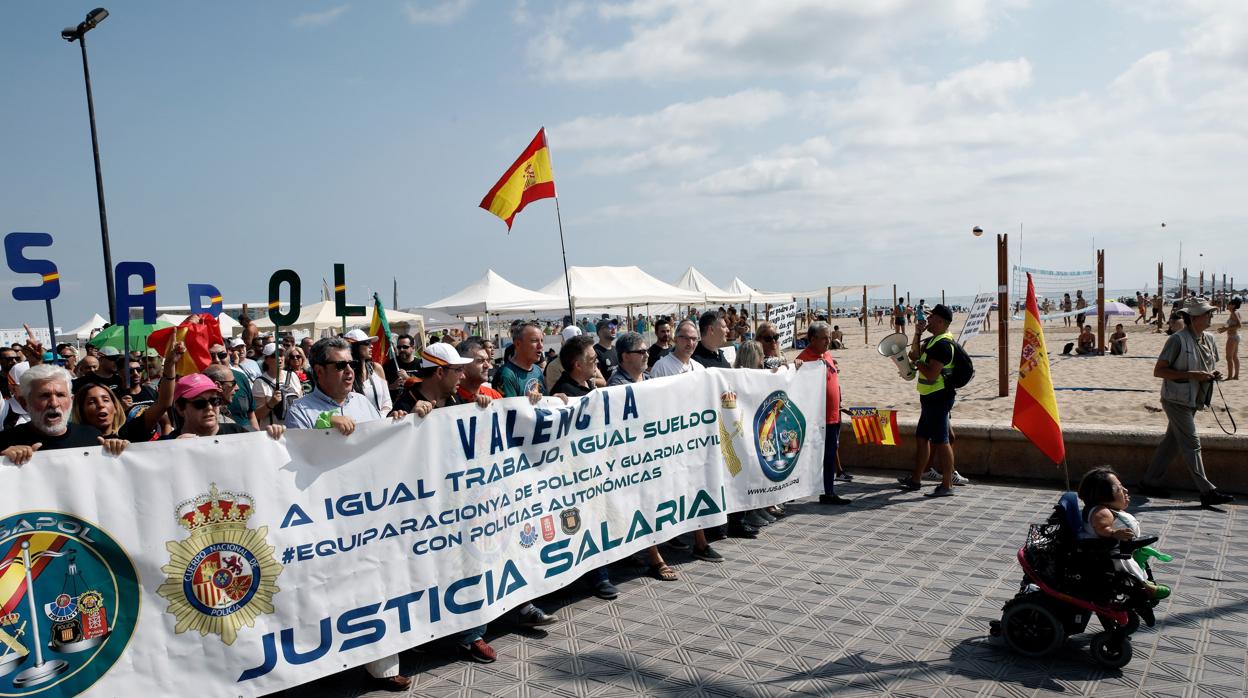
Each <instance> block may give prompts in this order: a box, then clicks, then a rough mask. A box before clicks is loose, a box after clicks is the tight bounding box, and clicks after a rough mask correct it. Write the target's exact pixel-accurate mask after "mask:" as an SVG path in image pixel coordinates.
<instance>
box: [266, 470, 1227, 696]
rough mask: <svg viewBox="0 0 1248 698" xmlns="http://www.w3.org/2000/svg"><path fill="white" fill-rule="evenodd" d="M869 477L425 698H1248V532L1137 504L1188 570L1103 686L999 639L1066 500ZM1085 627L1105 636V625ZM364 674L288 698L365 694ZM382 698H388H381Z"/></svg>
mask: <svg viewBox="0 0 1248 698" xmlns="http://www.w3.org/2000/svg"><path fill="white" fill-rule="evenodd" d="M886 475H887V474H886V473H881V474H880V476H878V477H872V476H865V475H860V476H859V477H858V479H857V481H856V482H855V483H853V484H852V485H848V486H844V487H842V488H840V489H841V491H842V492H843V493H844V494H846V495H847V496H849V497H851V498H853V499H854V500H855V502H854V505H853V506H851V507H848V508H844V507H824V506H820V505H818V504H815V503H812V502H810V501H804V502H801V503H798V504H794V505H790V507H789V511H790V512H791V516H789V517H787V518H785V519H783V520H782V521H780V522H778V523H776V524H773V525H772V526H769V527H768V528H766V529H765V530H764V532H763V535H762V536H761V537H760V538H759V539H758V540H756V541H738V540H728V541H721V542H720V543H717V544H716V545H715V547H716V549H718V550H719V551H720V552H721V553H722V554H724V556H725V557H726V558H727V562H726V563H724V564H720V565H716V564H710V563H705V562H699V561H696V560H692V559H691V558H688V557H687V556H686V555H685V554H682V553H674V552H665V556H666V557H667V559H668V562H669V563H671V564H672V565H673V567H675V568H676V569H677V570H678V572H679V574H680V581H678V582H660V581H656V580H654V579H651V578H649V577H647V576H644V574H643V571H642V569H641V568H640V567H639V566H637V565H634V564H630V563H629V562H627V561H626V562H621V563H618V564H617V565H615V566H614V567H613V578H614V579H615V580H616V581H617V583H618V585H619V587H620V590H621V595H620V598H618V599H617V600H615V601H611V602H604V601H599V600H598V599H596V598H594V597H592V596H588V595H587V594H585V593H584V592H583V591H582V590H579V589H577V590H564V592H562V593H560V594H557V595H555V596H554V597H553V598H549V599H547V600H546V601H545V602H543V604H542V605H543V606H544V607H545V608H546V609H547V610H548V611H550V612H557V613H558V615H559V616H560V617H561V618H563V619H564V622H563V623H561V624H559V625H555V626H551V627H550V629H549V632H548V633H540V632H539V633H536V634H534V633H526V632H524V631H521V630H519V629H517V628H515V627H514V626H511V625H510V624H504V623H502V622H499V623H496V624H494V625H492V626H491V629H490V634H489V635H488V636H487V639H488V640H489V641H490V642H491V644H492V645H493V646H494V648H495V649H496V650H497V651H498V653H499V660H498V661H497V662H496V663H494V664H490V665H482V664H473V663H469V662H466V661H459V660H458V659H456V658H455V657H454V656H452V655H449V654H448V653H447V652H446V651H445V650H443V649H439V648H437V647H426V648H420V649H416V650H413V651H410V652H406V653H404V654H403V657H402V659H403V672H404V673H405V674H408V675H410V676H411V677H412V680H413V683H412V686H413V688H412V690H411V692H410V695H413V696H532V697H534V698H536V697H539V696H601V697H603V698H606V697H608V696H625V697H628V698H641V697H643V696H825V695H826V696H923V697H926V696H1030V695H1047V694H1063V695H1080V696H1098V697H1100V696H1243V695H1245V694H1246V692H1248V680H1246V678H1245V677H1246V676H1248V669H1246V666H1245V664H1246V661H1248V648H1246V645H1245V640H1246V638H1248V552H1245V550H1244V548H1243V547H1242V546H1244V545H1248V515H1245V513H1244V512H1245V510H1244V509H1243V508H1241V507H1238V506H1230V507H1227V508H1225V511H1223V512H1215V511H1205V510H1200V509H1199V508H1197V507H1196V506H1194V504H1193V503H1192V502H1191V500H1190V499H1189V500H1187V501H1183V500H1177V501H1172V500H1153V501H1146V500H1142V499H1141V498H1139V497H1137V498H1135V501H1134V502H1133V506H1132V511H1134V512H1135V513H1136V514H1137V516H1138V517H1139V518H1140V520H1141V523H1142V524H1143V527H1144V529H1145V531H1146V532H1154V533H1157V534H1159V535H1160V536H1161V542H1160V543H1158V545H1157V547H1158V548H1159V549H1161V550H1162V551H1164V552H1168V553H1171V554H1173V555H1174V556H1175V560H1174V561H1173V562H1171V563H1169V564H1158V565H1155V566H1154V572H1155V574H1156V575H1157V577H1158V579H1159V581H1161V582H1163V583H1169V584H1171V586H1173V587H1174V590H1175V591H1174V595H1173V596H1172V597H1171V598H1170V599H1167V600H1166V601H1164V602H1162V604H1161V605H1160V606H1159V607H1158V609H1157V616H1158V623H1157V626H1156V627H1155V628H1147V627H1143V628H1141V629H1140V631H1139V632H1138V633H1137V634H1136V635H1135V636H1134V646H1135V658H1134V660H1133V661H1132V662H1131V664H1129V665H1128V666H1127V667H1126V668H1124V669H1123V670H1121V671H1111V670H1106V669H1103V668H1101V667H1100V666H1098V665H1097V664H1095V663H1094V662H1093V661H1092V660H1091V658H1090V657H1089V656H1088V653H1087V644H1088V643H1087V636H1085V635H1081V636H1075V637H1072V638H1071V639H1070V640H1069V641H1068V642H1067V644H1066V646H1065V647H1064V648H1062V649H1060V650H1059V651H1058V652H1057V653H1056V654H1054V655H1052V656H1050V657H1047V658H1045V659H1040V660H1036V659H1027V658H1024V657H1021V656H1016V655H1013V654H1011V653H1010V651H1009V650H1008V649H1007V648H1005V647H1004V646H1003V644H1002V643H1001V642H1000V641H999V640H996V639H994V638H990V637H989V636H988V623H989V621H991V620H994V619H997V618H1000V609H1001V605H1002V603H1004V602H1005V601H1006V600H1007V599H1009V598H1010V597H1012V596H1013V594H1014V592H1015V591H1016V590H1017V588H1018V580H1019V579H1020V577H1021V571H1020V570H1019V568H1018V564H1017V561H1016V560H1015V557H1014V554H1015V551H1016V550H1017V549H1018V547H1019V546H1020V545H1021V543H1022V541H1023V539H1024V537H1025V535H1026V531H1027V525H1028V523H1030V522H1034V521H1040V520H1042V519H1044V518H1045V517H1046V516H1047V515H1048V513H1049V511H1050V510H1051V507H1052V505H1053V503H1054V502H1055V501H1056V500H1057V496H1058V493H1057V492H1056V491H1054V490H1052V489H1046V488H1042V487H1038V486H1028V485H1020V484H1017V483H1013V484H1011V483H995V484H987V483H976V484H973V485H971V486H968V487H962V488H958V496H956V497H954V498H951V499H930V498H926V497H924V496H922V494H921V493H903V492H901V491H900V490H899V489H897V488H895V487H890V486H889V483H890V482H891V481H892V478H891V477H886ZM1089 628H1090V629H1099V624H1098V623H1097V621H1095V620H1093V621H1092V623H1090V624H1089ZM365 677H366V675H365V673H364V672H363V670H362V669H355V670H351V671H348V672H344V673H342V674H338V675H336V676H333V677H329V678H326V679H323V680H321V681H317V682H314V683H311V684H307V685H304V686H300V687H298V688H295V689H291V690H289V691H287V692H285V694H284V695H288V696H335V697H337V696H342V697H345V696H356V695H362V694H364V693H365V692H366V691H367V687H366V684H365ZM369 695H377V696H381V695H393V694H385V693H373V694H369Z"/></svg>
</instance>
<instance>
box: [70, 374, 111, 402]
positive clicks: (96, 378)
mask: <svg viewBox="0 0 1248 698" xmlns="http://www.w3.org/2000/svg"><path fill="white" fill-rule="evenodd" d="M85 385H107V386H108V387H109V388H111V389H112V391H113V394H114V395H116V396H118V397H121V374H120V373H114V374H113V375H111V376H109V377H108V378H103V377H101V376H100V375H99V374H97V373H94V372H92V373H88V374H87V375H85V376H82V377H81V378H75V379H74V384H73V388H72V389H73V391H74V392H75V393H76V392H78V391H79V390H81V389H82V387H83V386H85Z"/></svg>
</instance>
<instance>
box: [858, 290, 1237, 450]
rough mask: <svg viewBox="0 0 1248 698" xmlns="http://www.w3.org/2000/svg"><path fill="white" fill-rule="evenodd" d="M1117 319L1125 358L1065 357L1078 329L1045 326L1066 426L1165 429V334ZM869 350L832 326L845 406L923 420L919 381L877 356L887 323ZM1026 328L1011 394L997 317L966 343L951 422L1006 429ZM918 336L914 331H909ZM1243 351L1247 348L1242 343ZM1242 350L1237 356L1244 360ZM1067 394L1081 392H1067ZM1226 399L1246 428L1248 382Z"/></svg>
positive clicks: (1205, 417)
mask: <svg viewBox="0 0 1248 698" xmlns="http://www.w3.org/2000/svg"><path fill="white" fill-rule="evenodd" d="M965 320H966V316H965V315H959V316H958V317H956V318H955V319H954V326H953V333H954V336H955V337H956V336H957V334H958V332H959V331H960V330H961V327H962V324H963V323H964V322H965ZM1123 320H1124V319H1123V318H1116V319H1114V320H1112V321H1111V323H1110V330H1109V331H1108V332H1107V333H1106V338H1107V342H1108V336H1109V334H1111V333H1112V327H1113V323H1114V322H1123V324H1124V326H1125V329H1126V332H1127V336H1128V341H1127V354H1126V356H1111V355H1109V354H1108V353H1107V354H1106V355H1105V356H1062V355H1061V351H1062V347H1063V346H1064V345H1065V344H1066V343H1067V342H1073V341H1074V340H1075V336H1076V334H1077V333H1076V331H1075V329H1074V327H1073V326H1072V327H1070V328H1066V327H1064V326H1063V324H1062V321H1061V320H1054V321H1050V322H1048V323H1047V325H1046V326H1045V342H1046V344H1047V346H1048V350H1049V358H1050V366H1051V371H1052V375H1053V386H1054V388H1055V389H1056V393H1057V404H1058V409H1059V411H1060V413H1061V419H1062V423H1063V424H1069V425H1074V424H1089V425H1101V426H1116V427H1124V426H1128V425H1132V424H1135V425H1139V426H1141V427H1150V428H1160V429H1164V428H1165V427H1166V417H1165V415H1164V414H1163V413H1162V411H1161V407H1160V405H1159V394H1160V390H1161V381H1160V380H1159V379H1157V378H1153V365H1154V363H1155V362H1156V358H1157V354H1158V352H1160V351H1161V347H1162V344H1163V343H1164V342H1165V339H1166V335H1165V334H1154V332H1153V328H1152V327H1146V326H1144V325H1143V324H1142V323H1141V324H1139V325H1132V324H1131V318H1125V322H1124V321H1123ZM1225 321H1226V314H1225V313H1221V314H1218V315H1215V316H1214V322H1213V329H1214V330H1215V331H1216V328H1218V327H1220V326H1221V325H1222V324H1223V323H1224V322H1225ZM871 322H872V324H871V326H870V328H869V329H870V340H869V344H864V343H863V335H862V326H861V325H859V324H858V323H857V322H856V321H855V320H854V319H852V318H848V319H847V318H839V319H834V322H833V324H837V325H840V327H841V329H842V331H844V332H845V334H846V347H847V348H845V349H839V350H834V351H833V354H834V355H835V356H836V358H837V362H838V364H839V365H840V368H841V390H842V391H843V395H844V404H845V405H846V406H875V407H880V408H886V409H896V410H898V417H900V418H902V419H918V416H919V399H918V393H917V392H916V391H915V386H914V381H905V380H902V379H901V378H900V377H899V376H898V374H897V369H896V366H895V365H894V364H893V362H892V361H890V360H888V359H886V358H885V357H883V356H880V355H879V353H877V352H876V345H877V344H878V343H879V341H880V340H881V339H883V338H884V337H885V336H886V335H887V334H889V333H890V328H889V326H888V325H887V324H883V325H876V324H874V320H872V321H871ZM1022 327H1023V323H1022V321H1011V323H1010V358H1009V362H1008V366H1009V368H1010V395H1009V396H1008V397H998V395H997V392H998V391H997V370H998V369H997V359H996V354H997V333H996V317H995V315H994V317H993V331H992V333H991V334H982V335H980V336H978V337H975V338H974V339H972V340H970V341H969V342H967V343H966V347H965V348H966V351H967V353H968V354H970V355H971V358H972V359H973V360H974V362H975V378H974V379H973V380H972V381H971V383H970V384H969V385H967V386H966V387H965V388H963V389H962V390H960V391H958V400H957V403H956V405H955V406H954V409H953V416H952V419H953V421H954V422H955V423H956V422H958V421H959V420H973V421H979V422H996V423H1001V424H1009V422H1010V416H1011V412H1012V410H1013V406H1014V390H1015V383H1016V382H1017V380H1018V356H1019V354H1018V352H1019V349H1020V346H1021V344H1022ZM910 328H911V329H913V326H910ZM1215 337H1217V341H1218V352H1219V354H1220V355H1221V354H1225V349H1226V335H1224V334H1216V333H1215ZM1241 345H1242V342H1241ZM1243 354H1244V351H1243V348H1242V346H1241V349H1240V357H1241V361H1242V360H1243ZM1218 368H1219V370H1221V371H1222V372H1223V373H1226V359H1225V356H1222V357H1221V360H1220V361H1219V364H1218ZM1064 388H1079V390H1065V389H1064ZM1221 388H1222V394H1223V395H1225V396H1226V403H1227V404H1228V405H1229V406H1230V409H1231V412H1232V414H1233V416H1234V417H1235V419H1237V420H1238V421H1239V422H1241V429H1240V433H1245V432H1244V428H1245V427H1244V426H1243V425H1242V423H1243V422H1245V421H1248V383H1245V381H1244V380H1238V381H1227V382H1223V383H1222V384H1221ZM1213 405H1214V407H1215V408H1220V407H1221V406H1222V398H1221V397H1220V396H1219V395H1218V393H1217V391H1216V390H1215V391H1214V395H1213ZM1218 416H1219V418H1220V419H1221V421H1222V424H1223V425H1225V426H1226V428H1227V429H1230V428H1231V425H1230V421H1229V420H1228V419H1227V415H1226V413H1225V412H1223V413H1221V414H1219V415H1218ZM1196 423H1197V425H1198V426H1199V427H1200V429H1201V431H1202V432H1213V433H1221V430H1220V429H1219V428H1218V425H1217V423H1216V422H1215V421H1214V416H1213V414H1212V413H1211V411H1209V410H1204V411H1201V412H1200V413H1199V414H1198V415H1197V418H1196Z"/></svg>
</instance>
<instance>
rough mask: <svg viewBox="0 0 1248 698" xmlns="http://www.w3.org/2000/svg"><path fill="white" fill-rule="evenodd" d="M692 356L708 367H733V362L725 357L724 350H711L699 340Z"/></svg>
mask: <svg viewBox="0 0 1248 698" xmlns="http://www.w3.org/2000/svg"><path fill="white" fill-rule="evenodd" d="M692 358H693V360H694V361H697V362H698V363H700V364H702V365H703V366H705V367H707V368H732V364H730V363H728V359H726V358H724V352H723V351H722V350H716V351H711V350H710V349H708V348H706V345H705V344H703V343H702V342H698V346H697V347H696V348H695V349H694V350H693V357H692Z"/></svg>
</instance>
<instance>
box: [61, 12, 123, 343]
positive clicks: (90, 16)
mask: <svg viewBox="0 0 1248 698" xmlns="http://www.w3.org/2000/svg"><path fill="white" fill-rule="evenodd" d="M106 17H108V10H106V9H104V8H103V7H97V8H95V9H94V10H91V11H90V12H88V13H87V18H86V19H85V20H83V21H82V23H81V24H79V25H78V26H77V27H66V28H64V29H62V30H61V38H62V39H64V40H66V41H68V42H70V43H71V44H72V43H73V42H75V41H77V42H78V46H79V47H80V48H81V49H82V76H83V79H84V80H85V81H86V84H87V116H88V118H89V119H90V121H91V154H92V155H93V156H94V157H95V194H96V198H97V199H98V200H99V206H100V241H101V242H102V243H103V245H104V286H105V288H106V289H107V291H108V320H109V322H111V323H113V324H116V323H117V292H116V289H115V288H114V286H113V253H112V250H111V249H110V247H109V244H108V213H107V212H106V211H105V209H104V176H103V174H101V172H100V139H99V134H97V133H96V130H95V100H94V99H93V98H92V96H91V69H90V68H89V67H88V66H87V32H89V31H91V30H92V29H95V27H96V25H98V24H99V23H100V22H103V21H104V19H105V18H106Z"/></svg>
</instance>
